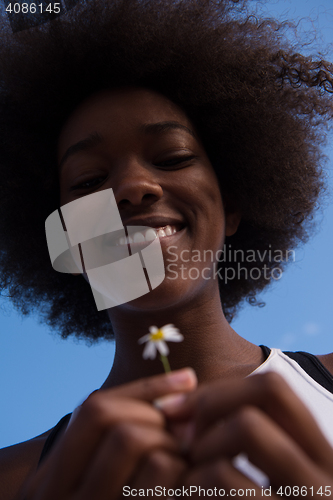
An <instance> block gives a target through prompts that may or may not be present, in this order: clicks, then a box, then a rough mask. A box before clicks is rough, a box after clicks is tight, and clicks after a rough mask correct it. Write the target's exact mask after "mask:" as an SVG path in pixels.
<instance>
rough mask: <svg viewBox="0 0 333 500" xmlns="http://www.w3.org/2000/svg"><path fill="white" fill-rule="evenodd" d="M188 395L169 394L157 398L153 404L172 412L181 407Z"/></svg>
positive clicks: (162, 409)
mask: <svg viewBox="0 0 333 500" xmlns="http://www.w3.org/2000/svg"><path fill="white" fill-rule="evenodd" d="M186 397H187V395H186V394H169V395H168V396H163V397H162V398H157V399H155V400H154V401H153V405H154V406H155V407H156V408H158V409H159V410H161V411H166V412H167V413H170V412H172V411H173V410H176V409H177V408H179V406H181V405H182V404H183V403H184V401H185V399H186Z"/></svg>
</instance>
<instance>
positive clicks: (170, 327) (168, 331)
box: [161, 325, 179, 335]
mask: <svg viewBox="0 0 333 500" xmlns="http://www.w3.org/2000/svg"><path fill="white" fill-rule="evenodd" d="M161 330H162V332H163V333H165V334H166V335H169V334H172V333H179V330H178V328H176V327H175V326H173V325H165V326H164V327H163V328H161Z"/></svg>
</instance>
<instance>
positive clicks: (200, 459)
mask: <svg viewBox="0 0 333 500" xmlns="http://www.w3.org/2000/svg"><path fill="white" fill-rule="evenodd" d="M159 407H160V408H162V409H163V411H164V414H165V415H166V416H167V417H168V419H169V420H171V421H172V422H174V424H173V425H175V423H177V425H179V422H180V421H183V422H187V424H186V428H185V429H186V430H185V433H184V434H183V435H184V436H187V440H188V441H189V438H190V434H192V436H191V439H190V447H189V455H190V458H191V461H192V463H193V465H194V468H192V470H191V471H190V472H189V473H188V475H187V478H186V484H187V485H201V487H206V488H208V487H209V488H214V487H215V486H216V487H218V488H225V489H226V490H229V489H230V488H236V489H237V488H244V489H246V488H254V489H257V491H258V493H257V494H259V495H260V496H261V489H260V488H257V486H256V485H255V484H254V483H253V482H252V481H251V480H250V479H248V478H247V477H246V476H245V475H244V474H242V473H241V472H240V471H238V470H237V469H236V468H235V467H234V466H233V463H232V459H233V458H234V457H235V456H237V455H238V454H239V453H241V452H244V453H246V454H247V456H248V458H249V460H250V462H251V463H253V464H254V465H255V466H257V467H258V468H259V469H261V470H262V471H263V472H264V473H265V474H267V476H268V477H269V479H270V483H271V485H272V488H273V490H274V489H278V488H279V487H280V486H282V487H285V486H291V487H293V486H298V487H299V488H301V487H302V486H305V487H306V488H307V491H308V496H309V498H310V497H311V498H313V497H314V498H315V497H316V492H317V491H318V490H319V489H320V487H322V491H323V493H324V496H325V486H327V487H330V491H331V495H332V496H333V449H332V447H331V446H330V444H329V443H328V442H327V440H326V439H325V437H324V436H323V434H322V432H321V430H320V429H319V427H318V425H317V423H316V421H315V420H314V418H313V416H312V415H311V413H310V412H309V410H308V409H307V408H306V407H305V406H304V404H303V403H302V402H301V401H300V399H299V398H298V397H297V396H296V395H295V393H294V392H293V391H292V390H291V388H290V387H289V385H288V384H287V383H286V382H285V381H284V379H283V378H282V377H281V376H279V375H278V374H276V373H266V374H263V375H254V376H252V377H248V378H246V379H242V380H234V381H228V382H225V381H217V382H214V383H210V384H206V385H203V386H201V387H200V388H199V389H198V390H197V391H196V392H194V393H192V394H190V395H188V396H185V400H184V401H183V402H182V401H181V400H180V399H179V398H172V397H170V398H168V397H167V398H165V400H163V398H162V400H160V401H159ZM188 444H189V443H188ZM311 487H313V495H312V491H311V489H310V488H311ZM283 491H284V490H283ZM304 491H306V490H305V489H304V490H303V492H304ZM326 491H327V492H329V488H328V489H327V490H326ZM299 496H302V495H301V494H300V493H299ZM326 496H330V495H326ZM277 498H281V496H280V497H277ZM318 498H321V499H322V496H321V495H318Z"/></svg>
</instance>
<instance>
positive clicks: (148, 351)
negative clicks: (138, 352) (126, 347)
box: [142, 342, 157, 359]
mask: <svg viewBox="0 0 333 500" xmlns="http://www.w3.org/2000/svg"><path fill="white" fill-rule="evenodd" d="M156 352H157V351H156V345H155V343H154V342H148V343H147V345H146V347H145V348H144V350H143V353H142V357H143V359H154V358H155V357H156Z"/></svg>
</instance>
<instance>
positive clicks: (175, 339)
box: [167, 333, 184, 342]
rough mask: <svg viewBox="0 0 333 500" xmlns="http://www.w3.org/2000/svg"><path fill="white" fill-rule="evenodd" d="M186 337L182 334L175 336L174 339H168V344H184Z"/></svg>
mask: <svg viewBox="0 0 333 500" xmlns="http://www.w3.org/2000/svg"><path fill="white" fill-rule="evenodd" d="M182 340H184V337H183V335H182V334H181V333H178V334H175V335H174V336H173V337H172V338H169V339H167V341H168V342H182Z"/></svg>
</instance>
